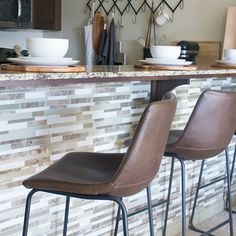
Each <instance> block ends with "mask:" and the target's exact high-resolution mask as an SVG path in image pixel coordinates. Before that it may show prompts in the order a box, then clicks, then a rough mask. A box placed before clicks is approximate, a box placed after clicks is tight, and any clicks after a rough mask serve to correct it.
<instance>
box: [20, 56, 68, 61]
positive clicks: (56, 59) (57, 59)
mask: <svg viewBox="0 0 236 236" xmlns="http://www.w3.org/2000/svg"><path fill="white" fill-rule="evenodd" d="M18 59H20V60H30V61H32V60H37V61H38V60H40V61H42V60H45V61H52V60H54V61H71V60H72V57H59V58H48V57H18Z"/></svg>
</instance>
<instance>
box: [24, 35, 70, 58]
mask: <svg viewBox="0 0 236 236" xmlns="http://www.w3.org/2000/svg"><path fill="white" fill-rule="evenodd" d="M68 47H69V40H68V39H57V38H27V39H26V48H27V50H28V52H29V54H30V56H31V57H44V58H62V57H64V56H65V55H66V53H67V50H68Z"/></svg>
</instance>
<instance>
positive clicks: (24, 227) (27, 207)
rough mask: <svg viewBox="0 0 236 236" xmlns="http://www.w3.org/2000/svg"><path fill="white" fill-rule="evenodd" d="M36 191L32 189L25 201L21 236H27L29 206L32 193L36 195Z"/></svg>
mask: <svg viewBox="0 0 236 236" xmlns="http://www.w3.org/2000/svg"><path fill="white" fill-rule="evenodd" d="M36 192H37V190H35V189H33V190H31V191H30V192H29V194H28V196H27V199H26V205H25V217H24V225H23V233H22V236H27V234H28V226H29V215H30V206H31V199H32V196H33V194H34V193H36Z"/></svg>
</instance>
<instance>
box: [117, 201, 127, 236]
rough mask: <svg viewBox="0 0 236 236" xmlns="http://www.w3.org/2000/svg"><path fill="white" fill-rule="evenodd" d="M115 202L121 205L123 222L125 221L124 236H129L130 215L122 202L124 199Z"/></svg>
mask: <svg viewBox="0 0 236 236" xmlns="http://www.w3.org/2000/svg"><path fill="white" fill-rule="evenodd" d="M115 201H116V202H117V203H118V204H119V207H120V209H121V211H122V221H123V232H124V236H129V229H128V213H127V210H126V207H125V205H124V203H123V202H122V199H120V198H116V200H115Z"/></svg>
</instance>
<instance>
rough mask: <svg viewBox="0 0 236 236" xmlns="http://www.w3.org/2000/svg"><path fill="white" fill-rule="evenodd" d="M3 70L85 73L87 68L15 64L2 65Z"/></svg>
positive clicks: (79, 66)
mask: <svg viewBox="0 0 236 236" xmlns="http://www.w3.org/2000/svg"><path fill="white" fill-rule="evenodd" d="M0 68H1V69H2V70H6V71H19V72H41V73H48V72H49V73H50V72H54V73H61V72H65V73H66V72H67V73H71V72H84V71H85V67H84V66H81V65H77V66H30V65H14V64H2V65H1V66H0Z"/></svg>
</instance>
